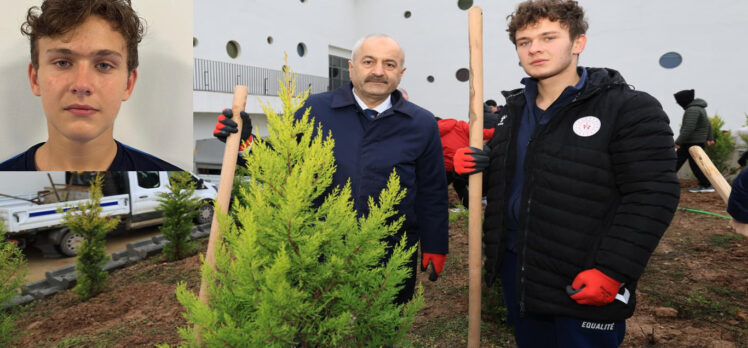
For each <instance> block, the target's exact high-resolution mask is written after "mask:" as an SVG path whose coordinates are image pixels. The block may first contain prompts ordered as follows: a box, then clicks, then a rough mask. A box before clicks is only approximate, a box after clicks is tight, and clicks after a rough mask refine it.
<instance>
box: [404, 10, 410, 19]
mask: <svg viewBox="0 0 748 348" xmlns="http://www.w3.org/2000/svg"><path fill="white" fill-rule="evenodd" d="M411 15H412V13H410V11H405V13H403V17H405V18H410V16H411Z"/></svg>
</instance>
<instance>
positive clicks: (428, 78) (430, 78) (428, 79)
mask: <svg viewBox="0 0 748 348" xmlns="http://www.w3.org/2000/svg"><path fill="white" fill-rule="evenodd" d="M426 81H428V82H434V77H433V76H431V75H429V76H426Z"/></svg>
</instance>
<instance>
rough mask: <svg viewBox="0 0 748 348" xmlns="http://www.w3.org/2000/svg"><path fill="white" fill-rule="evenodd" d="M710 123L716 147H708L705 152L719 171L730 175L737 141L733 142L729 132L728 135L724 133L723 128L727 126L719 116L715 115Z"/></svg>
mask: <svg viewBox="0 0 748 348" xmlns="http://www.w3.org/2000/svg"><path fill="white" fill-rule="evenodd" d="M709 121H710V122H711V123H712V133H713V135H714V145H712V146H707V147H706V148H705V149H704V151H705V152H706V154H707V155H708V156H709V159H711V160H712V162H713V163H714V166H716V167H717V170H719V171H720V172H721V173H722V174H723V175H724V174H730V172H731V170H732V164H731V163H730V158H731V156H732V153H733V151H735V141H734V140H732V138H731V137H730V134H729V132H727V134H724V133H723V132H722V126H724V125H725V121H724V120H723V119H722V118H721V117H719V115H716V114H715V115H714V117H710V118H709Z"/></svg>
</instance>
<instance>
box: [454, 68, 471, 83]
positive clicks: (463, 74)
mask: <svg viewBox="0 0 748 348" xmlns="http://www.w3.org/2000/svg"><path fill="white" fill-rule="evenodd" d="M455 77H456V78H457V81H460V82H465V81H467V80H470V70H468V69H466V68H459V69H457V72H455Z"/></svg>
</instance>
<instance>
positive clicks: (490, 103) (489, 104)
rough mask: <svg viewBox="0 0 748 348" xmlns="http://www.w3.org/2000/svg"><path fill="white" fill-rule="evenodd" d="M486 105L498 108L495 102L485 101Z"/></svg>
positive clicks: (491, 100)
mask: <svg viewBox="0 0 748 348" xmlns="http://www.w3.org/2000/svg"><path fill="white" fill-rule="evenodd" d="M486 105H488V106H498V105H499V104H496V101H495V100H493V99H489V100H486Z"/></svg>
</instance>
